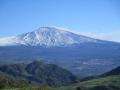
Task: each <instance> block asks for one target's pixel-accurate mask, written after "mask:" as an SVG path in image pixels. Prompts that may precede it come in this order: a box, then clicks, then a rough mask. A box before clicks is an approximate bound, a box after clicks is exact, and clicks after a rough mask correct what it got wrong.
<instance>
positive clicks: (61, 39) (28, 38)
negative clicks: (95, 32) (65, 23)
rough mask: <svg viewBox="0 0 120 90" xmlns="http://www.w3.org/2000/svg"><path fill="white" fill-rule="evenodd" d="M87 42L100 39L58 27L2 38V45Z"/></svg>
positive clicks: (57, 44) (0, 43)
mask: <svg viewBox="0 0 120 90" xmlns="http://www.w3.org/2000/svg"><path fill="white" fill-rule="evenodd" d="M85 42H99V40H96V39H92V38H89V37H86V36H82V35H78V34H75V33H73V32H70V31H66V30H63V29H59V28H56V27H40V28H38V29H37V30H35V31H33V32H28V33H25V34H21V35H18V36H13V37H7V38H1V39H0V46H11V45H26V46H68V45H73V44H79V43H85Z"/></svg>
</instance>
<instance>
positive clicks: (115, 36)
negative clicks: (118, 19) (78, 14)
mask: <svg viewBox="0 0 120 90" xmlns="http://www.w3.org/2000/svg"><path fill="white" fill-rule="evenodd" d="M79 34H81V35H85V36H88V37H92V38H96V39H102V40H109V41H115V42H120V32H118V31H115V32H109V33H99V32H79Z"/></svg>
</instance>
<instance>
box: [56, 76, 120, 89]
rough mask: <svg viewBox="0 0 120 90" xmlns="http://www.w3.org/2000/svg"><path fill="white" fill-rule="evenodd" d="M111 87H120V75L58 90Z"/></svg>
mask: <svg viewBox="0 0 120 90" xmlns="http://www.w3.org/2000/svg"><path fill="white" fill-rule="evenodd" d="M109 85H113V86H117V87H120V75H116V76H109V77H105V78H99V79H93V80H89V81H85V82H81V83H78V84H75V85H71V86H68V87H61V88H59V89H56V90H77V89H76V88H77V87H81V88H82V89H83V90H86V89H89V88H92V87H95V86H109Z"/></svg>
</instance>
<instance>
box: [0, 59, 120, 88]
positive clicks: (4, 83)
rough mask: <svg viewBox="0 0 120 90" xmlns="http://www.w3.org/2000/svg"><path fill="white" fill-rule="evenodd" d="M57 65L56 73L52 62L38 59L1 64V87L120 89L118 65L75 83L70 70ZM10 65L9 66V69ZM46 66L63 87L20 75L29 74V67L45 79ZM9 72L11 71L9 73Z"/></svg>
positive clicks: (56, 82)
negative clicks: (89, 78) (26, 62)
mask: <svg viewBox="0 0 120 90" xmlns="http://www.w3.org/2000/svg"><path fill="white" fill-rule="evenodd" d="M46 65H47V66H46ZM49 65H50V66H49ZM38 66H39V68H38ZM55 66H56V65H55ZM55 66H54V65H52V70H53V71H52V73H53V72H54V74H52V73H51V72H50V70H51V64H44V63H42V62H38V61H35V62H33V63H31V64H28V65H26V64H19V65H18V64H14V65H7V66H6V65H5V66H1V67H0V70H2V69H4V73H3V72H0V89H1V88H2V89H3V88H13V89H12V90H120V67H118V68H116V69H114V70H111V71H110V72H107V73H105V74H103V75H101V76H99V77H97V78H94V79H91V80H88V81H83V82H79V83H75V81H74V80H75V79H73V81H74V82H71V83H68V81H69V80H71V79H70V78H73V76H72V77H69V75H70V76H71V75H72V74H70V73H69V75H68V74H67V73H65V72H68V71H66V70H62V71H61V69H60V70H59V69H57V68H58V66H56V67H55ZM3 67H4V68H3ZM5 67H6V68H5ZM8 67H9V69H8ZM25 67H26V68H25ZM46 67H47V70H48V71H49V73H50V74H49V75H50V76H51V75H53V76H54V79H56V80H57V79H58V80H60V81H61V83H62V84H61V83H59V85H58V86H62V87H51V85H53V82H51V81H50V82H49V83H47V84H45V83H42V84H40V83H39V85H38V83H37V82H34V83H33V81H30V82H28V80H27V79H26V78H23V77H20V76H19V74H20V73H21V74H20V75H22V74H23V72H24V73H26V72H27V74H28V71H27V70H28V69H27V68H29V73H34V74H32V75H36V73H37V75H38V74H39V75H43V76H42V79H45V78H44V77H46V74H47V72H48V71H46V70H45V69H46ZM48 67H49V68H48ZM13 68H14V69H13ZM54 69H57V71H56V73H58V72H59V73H61V74H55V71H54ZM10 70H12V72H11V73H13V72H14V74H11V73H10V72H9V71H10ZM5 71H6V72H5ZM19 71H20V72H19ZM41 71H44V72H42V73H41ZM8 72H9V75H8ZM38 72H39V73H38ZM15 73H17V74H15ZM13 75H14V76H13ZM55 75H58V76H55ZM59 75H60V76H59ZM61 75H66V76H65V77H64V78H63V77H62V76H61ZM55 77H56V78H55ZM68 77H69V78H68ZM18 78H19V80H18ZM52 78H53V77H52ZM54 79H53V81H54ZM60 81H54V85H55V86H56V85H57V84H58V82H60ZM63 81H64V82H66V83H67V84H68V86H64V85H67V84H64V85H63ZM51 83H52V84H51ZM54 85H53V86H54Z"/></svg>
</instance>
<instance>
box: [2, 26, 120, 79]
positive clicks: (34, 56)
mask: <svg viewBox="0 0 120 90" xmlns="http://www.w3.org/2000/svg"><path fill="white" fill-rule="evenodd" d="M34 60H38V61H43V62H45V63H50V64H56V65H58V66H61V67H63V68H65V69H67V70H69V71H71V72H72V73H74V74H76V75H80V76H81V77H86V76H91V75H99V74H102V73H104V72H107V71H109V70H111V69H113V68H115V67H117V66H119V65H120V43H117V42H111V41H105V40H98V39H94V38H90V37H87V36H83V35H79V34H76V33H73V32H70V31H66V30H63V29H60V28H56V27H40V28H38V29H37V30H34V31H33V32H28V33H25V34H21V35H17V36H12V37H5V38H0V62H1V64H11V63H12V64H13V63H14V64H15V63H29V62H32V61H34Z"/></svg>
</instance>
